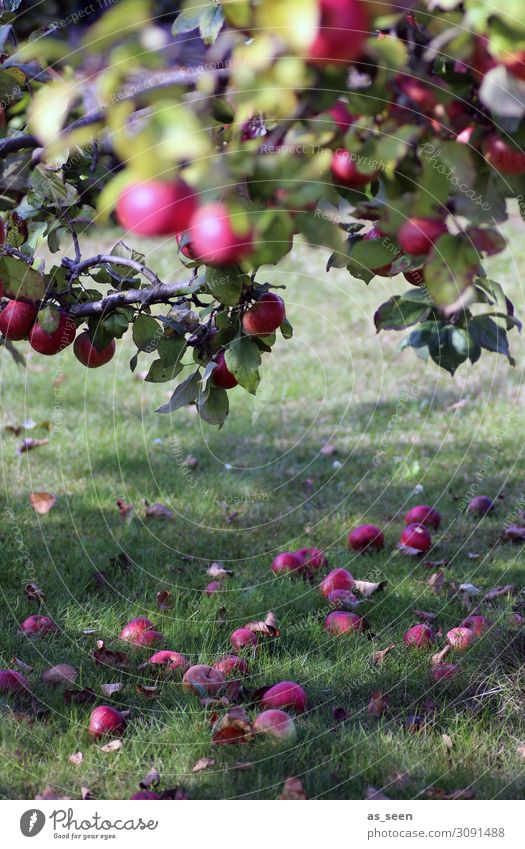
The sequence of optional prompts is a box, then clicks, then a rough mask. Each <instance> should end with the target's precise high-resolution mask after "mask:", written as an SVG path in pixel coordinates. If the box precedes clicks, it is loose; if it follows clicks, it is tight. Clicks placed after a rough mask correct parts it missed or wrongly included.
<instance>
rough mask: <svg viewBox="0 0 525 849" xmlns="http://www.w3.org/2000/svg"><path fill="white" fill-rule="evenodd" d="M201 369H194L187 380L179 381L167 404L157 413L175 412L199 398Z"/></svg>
mask: <svg viewBox="0 0 525 849" xmlns="http://www.w3.org/2000/svg"><path fill="white" fill-rule="evenodd" d="M200 379H201V375H200V371H199V370H198V369H197V371H194V372H193V374H190V376H189V377H187V378H186V380H183V382H182V383H179V385H178V386H177V388H176V390H175V392H174V393H173V395H172V396H171V398H170V400H169V401H168V403H167V404H163V405H162V407H159V408H158V410H156V411H155V412H157V413H162V414H166V413H173V412H174V411H175V410H179V409H180V408H181V407H186V406H187V405H188V404H193V403H194V402H195V401H196V400H197V396H198V395H199V390H200Z"/></svg>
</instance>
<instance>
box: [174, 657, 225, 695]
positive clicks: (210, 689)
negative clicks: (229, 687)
mask: <svg viewBox="0 0 525 849" xmlns="http://www.w3.org/2000/svg"><path fill="white" fill-rule="evenodd" d="M224 683H225V678H224V675H223V674H222V672H219V670H218V669H214V668H213V666H206V665H205V664H197V665H196V666H190V668H189V669H188V671H187V672H185V674H184V677H183V679H182V687H183V689H184V690H185V691H186V692H187V693H194V694H195V695H196V696H200V697H201V698H203V697H206V696H211V697H213V696H217V695H218V694H219V692H220V691H221V689H222V687H223V686H224Z"/></svg>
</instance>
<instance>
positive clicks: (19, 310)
mask: <svg viewBox="0 0 525 849" xmlns="http://www.w3.org/2000/svg"><path fill="white" fill-rule="evenodd" d="M37 312H38V310H37V308H36V307H35V305H34V304H26V302H25V301H9V302H8V303H7V304H6V306H5V307H4V309H3V310H2V312H0V333H3V334H4V336H5V337H6V338H7V339H11V340H12V341H13V342H20V340H21V339H26V338H27V336H28V335H29V331H30V330H31V328H32V326H33V324H34V323H35V319H36V314H37Z"/></svg>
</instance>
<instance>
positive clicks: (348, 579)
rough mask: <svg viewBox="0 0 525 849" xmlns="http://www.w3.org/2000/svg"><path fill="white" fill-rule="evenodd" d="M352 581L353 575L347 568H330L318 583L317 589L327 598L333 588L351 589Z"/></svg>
mask: <svg viewBox="0 0 525 849" xmlns="http://www.w3.org/2000/svg"><path fill="white" fill-rule="evenodd" d="M354 583H355V581H354V577H353V575H352V574H351V573H350V572H349V571H348V569H332V571H331V572H329V573H328V575H326V576H325V577H324V578H323V580H322V581H321V583H320V584H319V590H320V592H321V595H323V596H324V597H325V598H328V596H329V595H330V593H332V592H333V591H334V590H351V589H352V587H353V586H354Z"/></svg>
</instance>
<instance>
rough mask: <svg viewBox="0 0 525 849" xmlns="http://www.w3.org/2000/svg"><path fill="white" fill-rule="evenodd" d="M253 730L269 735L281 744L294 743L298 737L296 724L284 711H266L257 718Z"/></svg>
mask: <svg viewBox="0 0 525 849" xmlns="http://www.w3.org/2000/svg"><path fill="white" fill-rule="evenodd" d="M252 727H253V730H254V731H255V733H256V734H267V735H268V736H270V737H273V739H274V740H275V741H276V742H279V743H294V742H295V739H296V737H297V731H296V728H295V722H294V721H293V719H292V717H291V716H290V715H289V714H287V713H286V711H284V710H274V709H270V710H265V711H263V712H262V713H260V714H259V715H258V716H256V717H255V720H254V723H253V726H252Z"/></svg>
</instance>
